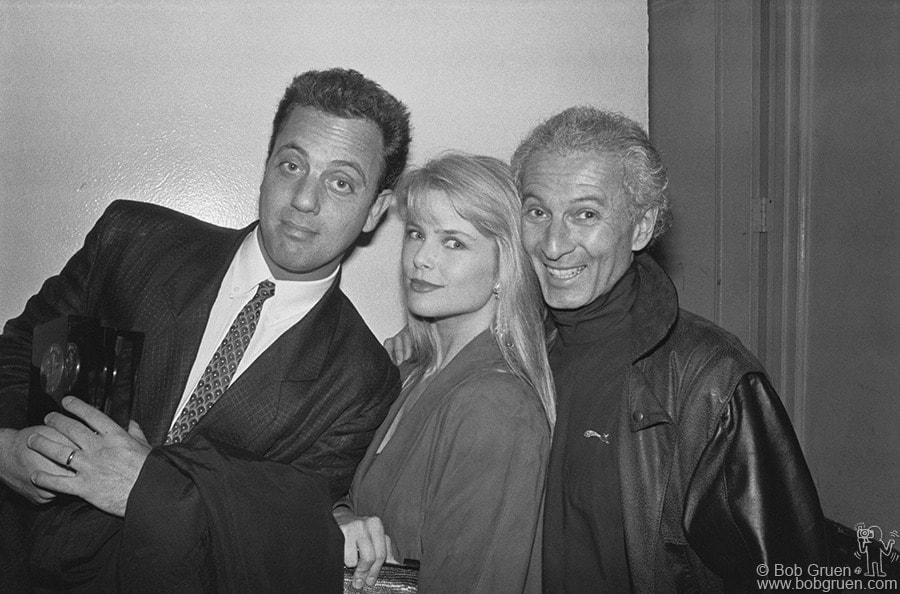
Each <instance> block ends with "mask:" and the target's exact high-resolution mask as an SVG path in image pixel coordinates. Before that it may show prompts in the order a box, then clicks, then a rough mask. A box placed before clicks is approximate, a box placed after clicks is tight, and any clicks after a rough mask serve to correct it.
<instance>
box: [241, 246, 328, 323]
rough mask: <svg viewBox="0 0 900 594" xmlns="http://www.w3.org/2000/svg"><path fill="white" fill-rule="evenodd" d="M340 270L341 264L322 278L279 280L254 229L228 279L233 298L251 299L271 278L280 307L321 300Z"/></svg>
mask: <svg viewBox="0 0 900 594" xmlns="http://www.w3.org/2000/svg"><path fill="white" fill-rule="evenodd" d="M340 270H341V267H340V266H338V267H337V268H336V269H335V270H334V272H332V273H331V274H330V275H328V276H327V277H326V278H323V279H321V280H314V281H289V280H276V279H275V278H274V277H273V276H272V272H271V271H270V270H269V265H268V264H267V263H266V260H265V258H264V257H263V253H262V246H260V244H259V231H258V230H254V231H252V232H251V233H248V234H247V237H245V238H244V241H243V242H242V243H241V246H240V247H239V248H238V251H237V253H236V254H235V256H234V260H233V261H232V266H231V267H230V268H229V270H228V274H227V276H226V278H225V281H224V282H225V283H227V286H228V287H230V288H229V293H228V297H229V298H231V299H233V298H237V297H241V298H243V299H245V300H248V299H250V298H251V297H253V295H254V294H255V293H256V288H257V286H258V285H259V283H261V282H262V281H264V280H266V279H268V280H270V281H272V282H274V283H275V295H274V296H273V297H272V299H273V302H274V304H275V305H276V307H282V306H288V307H292V306H293V304H298V305H299V306H302V305H303V304H308V303H313V304H314V303H316V302H318V300H319V299H321V298H322V296H323V295H324V294H325V293H326V292H327V291H328V288H329V287H331V285H332V283H333V282H334V280H335V279H336V278H337V276H338V274H339V273H340Z"/></svg>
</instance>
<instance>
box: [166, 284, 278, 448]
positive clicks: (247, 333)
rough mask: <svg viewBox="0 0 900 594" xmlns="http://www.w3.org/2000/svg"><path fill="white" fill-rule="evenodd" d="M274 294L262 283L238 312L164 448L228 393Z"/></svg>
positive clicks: (174, 441)
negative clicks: (267, 302) (265, 305)
mask: <svg viewBox="0 0 900 594" xmlns="http://www.w3.org/2000/svg"><path fill="white" fill-rule="evenodd" d="M274 294H275V284H274V283H273V282H272V281H269V280H264V281H263V282H261V283H259V289H257V291H256V295H254V296H253V299H251V300H250V301H249V302H248V303H247V305H245V306H244V309H242V310H241V311H240V313H239V314H238V315H237V317H236V318H235V319H234V322H233V323H232V324H231V328H229V329H228V334H226V335H225V338H223V339H222V344H220V345H219V348H217V349H216V352H215V353H213V356H212V359H210V361H209V365H207V366H206V370H205V371H204V372H203V375H202V376H201V377H200V381H199V382H198V383H197V387H196V388H194V391H193V392H192V393H191V397H190V398H188V402H187V404H186V405H184V408H183V409H182V410H181V414H180V415H178V421H176V422H175V424H174V425H173V426H172V428H171V429H170V430H169V435H168V437H167V438H166V445H169V444H172V443H178V442H180V441H181V440H182V439H184V436H185V435H187V434H188V432H189V431H190V430H191V429H193V428H194V427H195V426H196V425H197V423H199V422H200V419H201V418H203V415H205V414H206V413H207V412H209V409H211V408H212V406H213V404H215V403H216V401H217V400H218V399H219V397H220V396H222V394H223V393H224V392H225V390H227V389H228V384H230V383H231V378H232V377H234V372H235V371H236V370H237V368H238V364H239V363H240V362H241V357H243V356H244V351H246V350H247V345H248V344H250V339H251V338H252V337H253V332H254V331H255V330H256V323H257V322H258V321H259V314H260V312H261V311H262V306H263V301H265V300H266V299H268V298H269V297H271V296H272V295H274Z"/></svg>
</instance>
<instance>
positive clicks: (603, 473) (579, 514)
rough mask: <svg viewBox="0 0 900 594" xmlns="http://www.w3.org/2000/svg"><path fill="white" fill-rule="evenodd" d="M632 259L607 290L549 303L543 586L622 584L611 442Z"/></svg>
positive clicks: (632, 293)
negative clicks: (552, 331)
mask: <svg viewBox="0 0 900 594" xmlns="http://www.w3.org/2000/svg"><path fill="white" fill-rule="evenodd" d="M637 285H638V277H637V274H636V272H635V269H634V263H632V265H631V266H630V267H629V268H628V270H627V271H626V272H625V274H624V275H623V276H622V278H620V279H619V280H618V282H617V283H616V284H615V285H614V286H613V288H612V289H610V290H609V291H608V292H607V293H605V294H603V295H601V296H599V297H597V299H595V300H594V301H592V302H591V303H589V304H587V305H585V306H584V307H581V308H579V309H575V310H557V309H550V316H551V319H552V321H553V323H554V324H555V325H556V328H557V329H558V331H559V335H558V338H557V340H556V342H555V343H554V344H553V346H552V347H551V349H550V367H551V368H552V370H553V376H554V378H555V382H556V393H557V399H558V405H557V407H558V415H557V423H556V428H555V433H554V438H553V447H552V449H551V452H550V466H549V468H548V470H547V500H546V507H545V515H544V542H543V558H544V563H543V573H544V578H543V582H544V591H545V592H547V591H549V592H562V591H568V592H582V591H586V592H627V591H630V589H631V583H630V579H629V576H628V562H627V559H626V555H625V528H624V524H623V519H622V517H623V516H622V501H621V496H620V491H619V469H618V464H617V453H618V447H617V443H616V437H617V435H618V433H617V430H616V429H617V426H618V412H619V407H620V406H621V405H622V403H621V402H620V401H621V397H622V394H624V386H625V370H626V368H627V366H628V365H629V364H630V362H631V361H630V360H629V344H630V341H629V338H630V333H631V314H630V312H631V307H632V305H633V304H634V301H635V298H636V296H637Z"/></svg>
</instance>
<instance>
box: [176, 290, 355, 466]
mask: <svg viewBox="0 0 900 594" xmlns="http://www.w3.org/2000/svg"><path fill="white" fill-rule="evenodd" d="M339 283H340V277H338V278H337V279H335V281H334V283H333V284H332V286H331V287H330V288H329V289H328V292H327V293H326V294H325V295H324V296H323V297H322V299H320V300H319V302H318V303H317V304H316V305H315V307H313V309H312V310H310V312H309V313H308V314H306V315H305V316H304V317H303V318H302V319H301V320H300V321H298V322H297V323H296V324H294V325H293V326H292V327H291V328H290V329H288V330H287V331H286V332H285V333H284V334H282V335H281V336H280V337H278V339H277V340H276V341H275V342H274V343H272V344H271V345H270V346H269V348H267V349H266V350H265V351H264V352H263V353H261V354H260V355H259V357H257V358H256V360H254V361H253V363H251V364H250V366H249V367H247V369H246V370H244V371H243V373H241V375H240V376H239V377H238V378H237V379H236V380H235V381H234V383H233V384H231V385H230V386H229V387H228V390H226V391H225V394H223V395H222V397H221V398H220V399H219V400H218V401H217V402H216V404H215V406H213V408H212V409H211V410H210V411H209V412H208V413H207V414H206V415H205V416H204V417H203V418H202V419H201V420H200V423H199V424H198V425H197V427H196V428H195V429H194V431H200V432H202V433H204V434H206V435H209V436H214V437H216V438H217V439H222V440H225V441H227V442H229V443H232V444H234V445H236V446H238V447H241V448H244V449H248V450H250V451H255V452H257V453H260V454H262V453H264V451H265V450H266V449H267V447H268V445H269V444H270V443H271V442H272V441H273V440H274V439H276V438H277V436H275V435H271V432H269V431H267V428H268V427H269V426H270V425H271V424H272V422H273V421H274V420H275V418H276V416H278V415H282V416H290V415H291V414H292V411H293V410H294V409H296V408H297V407H298V405H299V404H301V402H299V401H298V398H299V399H303V398H307V397H311V396H310V395H309V394H308V393H307V392H306V391H300V392H299V396H298V391H297V390H283V389H282V387H283V384H284V383H285V382H312V381H314V380H316V379H318V378H319V376H320V374H321V373H322V370H323V368H324V366H325V364H326V363H327V362H328V352H329V349H330V348H331V343H332V339H333V336H334V333H335V326H336V324H337V323H338V320H339V309H340V302H339V293H338V289H337V287H338V284H339Z"/></svg>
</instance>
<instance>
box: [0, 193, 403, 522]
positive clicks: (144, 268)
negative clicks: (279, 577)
mask: <svg viewBox="0 0 900 594" xmlns="http://www.w3.org/2000/svg"><path fill="white" fill-rule="evenodd" d="M254 228H255V225H251V226H249V227H247V228H245V229H243V230H233V229H223V228H221V227H216V226H214V225H211V224H208V223H204V222H201V221H198V220H197V219H194V218H191V217H188V216H186V215H183V214H180V213H176V212H174V211H171V210H168V209H165V208H162V207H159V206H154V205H150V204H145V203H136V202H124V201H119V202H114V203H113V204H112V205H111V206H110V207H109V208H108V209H107V211H106V212H105V213H104V215H103V216H102V217H101V218H100V220H99V221H98V222H97V224H96V225H95V227H94V228H93V229H92V230H91V232H90V233H89V234H88V236H87V239H86V241H85V245H84V247H83V248H82V249H81V250H79V251H78V253H76V254H75V255H74V256H73V257H72V259H71V260H70V261H69V262H68V263H67V264H66V266H65V268H64V269H63V271H62V272H61V273H60V274H59V275H58V276H55V277H53V278H51V279H49V280H48V281H46V282H45V283H44V285H43V287H42V288H41V290H40V292H39V293H38V294H37V295H35V296H34V297H32V298H31V299H30V300H29V301H28V304H27V306H26V308H25V311H24V313H23V314H22V315H21V316H19V317H18V318H15V319H13V320H10V321H9V322H8V323H7V325H6V327H5V329H4V333H3V335H2V336H0V426H5V427H16V428H20V427H22V426H24V412H25V400H26V394H27V381H28V369H29V365H30V357H31V332H32V329H33V328H34V326H36V325H38V324H40V323H42V322H44V321H47V320H51V319H53V318H56V317H58V316H60V315H63V314H67V313H77V314H83V315H91V316H96V317H99V318H101V319H103V320H104V321H105V322H106V323H108V324H110V325H114V326H117V327H122V328H130V329H136V330H141V331H143V332H144V333H145V344H144V353H143V359H142V362H141V368H140V370H139V374H138V379H137V388H136V396H135V398H136V401H135V407H134V410H133V413H132V416H133V418H134V419H135V420H136V421H137V422H138V423H139V424H140V426H141V427H142V428H143V430H144V433H145V434H146V436H147V438H148V440H149V441H150V444H151V445H152V446H154V447H155V448H159V446H161V444H162V442H163V441H164V439H165V436H166V432H167V430H168V426H169V424H170V422H171V419H172V418H173V417H174V415H175V413H176V410H175V409H176V407H177V405H178V402H179V400H180V398H181V395H182V393H183V391H184V388H185V382H186V381H187V375H188V373H189V371H190V368H191V365H192V363H193V360H194V357H195V354H196V352H197V348H198V346H199V344H200V340H201V338H202V335H203V331H204V329H205V326H206V321H207V318H208V316H209V312H210V308H211V307H212V304H213V302H214V300H215V298H216V294H217V291H218V287H219V285H220V284H221V281H222V278H223V277H224V275H225V272H226V270H227V268H228V266H229V264H230V262H231V260H232V258H233V256H234V254H235V252H236V251H237V248H238V246H239V245H240V243H241V241H242V240H243V238H244V237H245V236H246V234H247V233H249V232H251V231H252V230H253V229H254ZM398 390H399V375H398V372H397V370H396V368H395V367H394V366H393V365H392V364H391V363H390V361H389V359H388V358H387V356H386V353H385V352H384V350H383V349H382V348H381V346H380V345H379V344H378V341H377V340H376V339H375V338H374V336H372V334H371V332H370V331H369V330H368V328H367V327H366V325H365V323H364V322H363V320H362V318H361V317H360V316H359V314H358V313H357V312H356V310H355V309H354V308H353V306H352V304H351V303H350V302H349V300H347V298H346V297H345V296H344V295H343V293H341V291H340V289H339V288H338V287H337V282H336V283H335V285H334V286H332V287H331V289H329V291H328V292H327V294H326V295H325V296H324V297H323V298H322V299H321V301H320V302H319V303H318V304H317V305H316V306H315V307H314V308H313V310H312V311H310V313H309V314H308V315H307V316H305V317H304V318H303V320H301V321H300V322H298V323H297V324H296V325H295V326H294V327H292V328H291V329H289V330H288V331H287V332H285V334H284V335H282V336H281V337H280V338H279V339H278V340H277V341H276V342H275V343H274V344H273V345H272V346H271V347H269V349H267V350H266V352H265V353H263V354H262V355H261V356H260V357H259V358H258V359H257V360H256V361H254V362H253V364H252V365H250V366H249V367H248V368H247V369H246V370H245V372H244V373H243V374H242V375H241V376H240V377H239V378H238V379H237V380H236V381H235V382H234V383H233V384H232V385H231V386H229V388H228V391H227V393H226V394H225V395H224V396H223V397H222V398H221V399H220V400H219V401H218V402H217V403H216V406H215V407H213V409H212V410H211V411H210V412H209V413H208V414H207V415H206V416H205V417H204V418H203V419H202V420H201V422H200V423H199V424H198V425H197V427H196V428H195V429H194V430H193V431H192V432H191V433H190V434H189V435H188V437H187V438H186V439H185V441H184V442H183V444H182V445H176V446H169V447H167V448H163V449H162V450H155V452H154V455H153V456H152V457H153V458H154V459H157V458H159V459H165V458H166V456H165V453H166V451H168V450H169V449H170V448H172V450H171V451H173V452H179V451H186V452H189V451H190V450H191V448H195V447H197V446H198V444H199V445H201V446H203V447H205V446H206V445H208V444H212V445H213V447H216V444H227V445H228V446H229V447H231V448H237V449H238V450H239V451H241V452H243V453H245V454H246V455H247V456H248V457H249V459H251V460H252V459H265V460H268V461H270V462H275V463H280V464H282V465H284V467H283V471H284V472H285V473H286V474H287V473H290V472H293V471H297V470H299V471H301V472H302V473H304V474H309V473H313V474H315V475H319V476H323V477H325V478H326V479H327V481H328V489H329V490H330V494H331V498H332V499H336V498H337V497H339V496H340V495H342V494H343V493H344V492H346V490H347V488H348V486H349V484H350V480H351V478H352V476H353V470H354V468H355V466H356V464H357V462H358V461H359V459H360V458H361V457H362V455H363V454H364V453H365V450H366V446H367V445H368V443H369V441H370V440H371V437H372V435H373V433H374V431H375V429H376V428H377V427H378V426H379V424H380V422H381V420H382V419H383V417H384V415H385V414H386V411H387V408H388V406H389V405H390V403H391V401H392V400H393V399H394V397H395V396H396V394H397V392H398ZM179 448H180V449H181V450H179ZM154 469H156V470H159V468H158V465H155V464H150V465H148V466H147V467H146V468H145V469H144V470H145V471H146V472H144V473H142V476H141V478H140V479H139V481H138V484H137V485H136V486H135V490H134V491H133V492H132V495H131V498H130V499H129V506H128V507H129V510H130V509H131V508H132V504H133V503H134V502H139V501H140V498H141V496H142V493H143V486H144V485H146V484H149V483H152V484H158V483H159V481H164V482H165V483H166V484H169V485H170V486H172V487H174V488H175V490H176V491H177V489H178V486H177V485H175V484H174V483H173V481H175V482H177V480H178V477H179V476H180V477H185V476H186V475H185V474H184V471H183V469H182V470H181V471H179V472H178V473H176V475H177V476H176V475H173V474H172V473H169V472H155V473H154ZM145 474H148V475H150V476H144V475H145ZM189 478H190V477H188V479H189ZM148 479H150V480H148ZM188 483H190V480H188ZM173 492H174V491H173ZM158 495H159V493H156V495H155V496H158ZM7 499H8V498H7ZM0 505H2V503H0ZM136 506H138V507H139V504H136ZM126 520H128V518H127V517H126Z"/></svg>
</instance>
